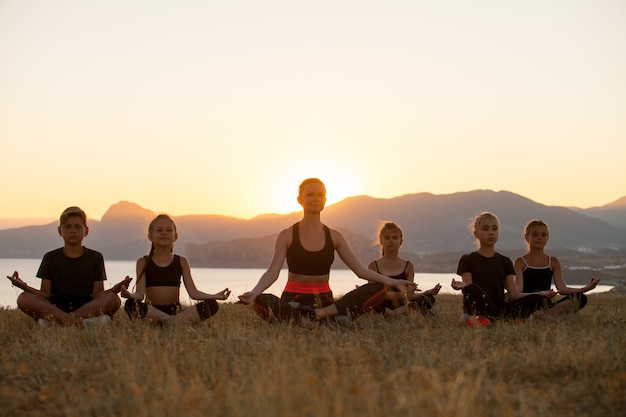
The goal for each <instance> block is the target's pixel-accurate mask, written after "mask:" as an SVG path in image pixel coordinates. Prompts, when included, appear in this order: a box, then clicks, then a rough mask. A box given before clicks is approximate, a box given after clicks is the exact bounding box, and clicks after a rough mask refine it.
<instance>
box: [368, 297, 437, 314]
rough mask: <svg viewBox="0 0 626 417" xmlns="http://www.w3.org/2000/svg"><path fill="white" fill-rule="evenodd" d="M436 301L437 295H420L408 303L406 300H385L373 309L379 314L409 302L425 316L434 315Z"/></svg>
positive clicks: (413, 308) (412, 307) (410, 306)
mask: <svg viewBox="0 0 626 417" xmlns="http://www.w3.org/2000/svg"><path fill="white" fill-rule="evenodd" d="M435 301H436V300H435V296H434V295H430V294H428V295H424V296H422V297H419V298H418V299H416V300H412V301H409V302H408V303H407V302H406V301H405V300H385V301H383V302H382V303H380V304H378V305H377V306H375V307H374V308H373V311H375V312H377V313H379V314H385V310H386V309H389V310H395V309H396V308H399V307H402V306H403V305H406V304H408V305H409V308H410V309H411V310H415V311H419V312H420V313H422V315H424V316H431V315H433V307H434V305H435Z"/></svg>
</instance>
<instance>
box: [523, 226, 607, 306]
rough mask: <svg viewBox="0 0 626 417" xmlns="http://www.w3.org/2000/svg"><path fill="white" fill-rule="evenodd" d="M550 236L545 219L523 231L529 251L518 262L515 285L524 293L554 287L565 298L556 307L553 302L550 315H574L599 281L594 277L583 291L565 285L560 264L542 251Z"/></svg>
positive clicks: (585, 302) (584, 303)
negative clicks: (587, 293)
mask: <svg viewBox="0 0 626 417" xmlns="http://www.w3.org/2000/svg"><path fill="white" fill-rule="evenodd" d="M549 238H550V233H549V230H548V224H547V223H546V222H544V221H543V220H539V219H536V220H531V221H530V222H528V224H527V225H526V227H525V228H524V239H525V240H526V244H527V246H528V252H527V253H526V254H525V255H523V256H520V257H519V258H517V259H516V260H515V282H516V283H517V289H518V290H519V291H523V292H535V291H545V290H549V289H550V288H551V286H552V281H553V280H554V285H555V286H556V290H557V291H558V293H559V294H561V295H563V296H564V297H563V298H561V299H560V300H559V301H557V302H556V304H553V303H550V309H549V310H548V311H547V312H546V313H547V314H548V315H558V314H567V313H574V312H576V311H578V310H580V309H581V308H583V307H584V306H585V305H586V304H587V296H586V295H585V293H586V292H587V291H590V290H592V289H594V288H595V287H596V285H598V282H600V280H599V279H598V278H591V280H590V281H589V283H588V284H587V285H585V286H584V287H582V288H571V287H568V286H567V285H566V284H565V280H564V279H563V273H562V269H561V263H560V262H559V260H558V259H557V258H556V257H554V256H550V255H548V254H546V253H545V252H544V251H543V250H544V248H545V246H546V244H547V243H548V239H549Z"/></svg>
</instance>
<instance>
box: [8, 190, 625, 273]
mask: <svg viewBox="0 0 626 417" xmlns="http://www.w3.org/2000/svg"><path fill="white" fill-rule="evenodd" d="M609 209H610V210H613V211H614V213H615V214H616V215H617V214H619V215H620V216H624V214H625V213H626V206H625V205H620V204H611V205H610V206H605V207H602V208H598V209H597V210H596V209H588V210H590V212H589V213H591V214H593V216H592V215H591V214H588V213H587V211H586V210H576V209H570V208H565V207H554V206H546V205H543V204H539V203H536V202H534V201H532V200H529V199H527V198H525V197H522V196H520V195H517V194H513V193H510V192H506V191H500V192H494V191H489V190H476V191H470V192H462V193H454V194H446V195H434V194H430V193H419V194H408V195H404V196H401V197H396V198H390V199H379V198H372V197H368V196H357V197H350V198H347V199H345V200H343V201H341V202H339V203H336V204H334V205H331V206H328V207H326V209H325V211H324V214H323V216H322V218H323V221H324V223H326V224H327V225H329V226H331V227H335V228H337V229H340V230H342V232H343V233H344V234H345V235H346V238H347V239H348V240H349V242H350V245H351V247H352V249H353V250H354V252H355V254H357V256H358V257H359V258H360V259H361V260H362V261H363V262H366V261H368V260H370V259H372V258H374V257H376V256H377V253H378V248H377V246H376V245H375V244H374V243H373V242H374V241H375V236H374V234H375V230H376V227H377V225H378V223H379V221H382V220H391V221H394V222H397V223H398V224H399V225H400V226H401V227H402V228H403V230H404V233H405V239H404V240H405V243H404V245H403V251H404V252H403V253H404V256H406V257H409V258H410V259H413V260H420V259H421V260H422V261H424V262H423V264H429V262H430V264H431V266H432V269H436V265H435V264H437V263H439V262H441V264H446V265H448V264H449V260H448V259H447V258H446V259H445V260H444V259H439V258H438V257H437V256H435V255H433V254H437V253H452V254H453V257H456V256H457V254H460V253H463V252H467V251H471V250H473V249H474V248H475V241H474V238H473V236H472V235H471V233H470V230H469V227H468V225H469V223H470V221H471V220H472V219H473V217H474V216H475V215H476V214H477V213H479V212H481V211H493V212H494V213H496V214H497V215H498V217H499V218H500V221H501V223H502V224H501V233H500V240H499V242H498V249H499V250H500V251H504V252H506V251H510V252H511V253H513V254H514V253H520V252H521V251H522V250H523V249H524V244H523V237H522V228H523V226H524V224H525V223H526V222H527V221H528V220H530V219H532V218H542V219H544V220H546V221H547V222H548V223H549V224H550V232H551V238H550V244H549V246H550V248H551V249H564V250H565V249H567V250H576V251H578V250H580V249H582V250H586V251H597V250H600V249H602V248H615V249H625V248H626V227H619V226H617V225H615V224H613V223H611V222H609V221H606V220H603V219H601V218H599V217H597V213H598V212H601V213H604V212H606V210H609ZM598 210H599V211H598ZM155 215H156V213H155V212H154V211H152V210H149V209H146V208H143V207H140V206H138V205H137V204H134V203H131V202H127V201H121V202H119V203H117V204H114V205H112V206H111V207H110V208H109V210H108V211H107V212H106V213H105V214H104V216H103V217H102V219H101V220H100V221H95V220H90V223H89V227H90V233H89V236H88V237H87V238H86V239H85V245H86V246H88V247H91V248H93V249H96V250H99V251H101V252H102V253H103V254H104V255H105V258H106V259H111V260H113V259H121V260H134V259H137V258H138V257H139V256H141V255H142V254H145V253H147V252H148V249H149V246H150V245H149V242H148V239H147V228H148V224H149V222H150V221H151V220H152V219H153V218H154V217H155ZM300 217H301V213H299V212H295V213H290V214H286V215H262V216H258V217H255V218H252V219H249V220H245V219H238V218H232V217H226V216H218V215H193V216H178V217H176V222H177V225H178V231H179V236H180V237H179V240H178V242H177V243H176V251H177V252H178V253H181V254H185V255H186V256H188V257H189V258H190V261H191V262H192V265H197V266H215V267H217V266H220V267H265V266H267V265H268V263H269V260H270V258H271V254H272V251H273V241H274V238H275V236H276V234H277V233H278V232H279V231H280V230H281V229H283V228H285V227H288V226H289V225H291V224H293V223H295V222H296V221H298V220H299V219H300ZM56 228H57V224H56V222H53V223H51V224H48V225H42V226H26V227H20V228H15V229H7V230H0V257H3V258H16V257H19V258H40V257H41V256H42V255H43V254H44V253H45V252H47V251H49V250H51V249H53V248H56V247H60V246H61V244H62V241H61V239H60V237H59V236H58V233H57V230H56ZM340 263H341V262H340V261H337V264H340ZM448 266H449V265H448Z"/></svg>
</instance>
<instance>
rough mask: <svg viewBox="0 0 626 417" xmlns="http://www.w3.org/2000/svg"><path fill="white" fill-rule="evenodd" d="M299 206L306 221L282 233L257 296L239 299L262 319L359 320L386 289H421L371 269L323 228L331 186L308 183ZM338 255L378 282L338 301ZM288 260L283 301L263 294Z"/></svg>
mask: <svg viewBox="0 0 626 417" xmlns="http://www.w3.org/2000/svg"><path fill="white" fill-rule="evenodd" d="M298 202H299V203H300V205H301V206H302V209H303V211H304V215H303V217H302V220H300V221H299V222H297V223H295V224H294V225H292V226H289V227H288V228H286V229H284V230H283V231H281V232H280V233H279V234H278V237H277V238H276V242H275V246H274V255H273V257H272V260H271V262H270V265H269V267H268V269H267V271H266V272H265V273H264V274H263V275H262V276H261V278H260V280H259V282H258V283H257V284H256V286H255V287H254V288H253V289H252V290H251V291H249V292H246V293H244V294H242V295H240V296H239V300H240V301H241V302H242V303H244V304H253V306H254V309H255V311H256V312H257V313H258V314H259V315H260V316H261V317H263V318H264V319H266V320H278V321H284V322H289V321H294V322H299V321H300V319H301V318H302V317H306V318H308V319H310V320H313V321H319V320H324V319H328V318H331V317H335V316H349V317H351V318H354V317H356V316H359V315H360V314H363V313H364V312H366V311H368V310H370V309H371V308H372V307H374V306H375V305H377V304H380V303H381V302H382V301H383V300H384V299H385V295H386V290H385V286H389V287H394V288H396V289H398V290H399V291H401V292H405V293H406V292H409V291H413V290H414V289H415V288H416V285H415V284H414V283H412V282H409V281H407V280H396V279H391V278H389V277H386V276H384V275H381V274H378V273H376V272H374V271H371V270H369V269H367V268H366V267H365V266H364V265H363V264H362V263H361V262H360V261H359V260H358V259H357V258H356V256H355V255H354V254H353V253H352V251H351V250H350V247H349V246H348V243H347V241H346V239H345V237H344V236H343V235H342V234H341V233H340V232H339V231H337V230H335V229H331V228H329V227H327V226H326V225H324V224H323V223H322V221H321V213H322V210H324V206H325V204H326V187H325V186H324V183H322V181H320V180H319V179H317V178H309V179H306V180H304V181H303V182H302V183H301V184H300V188H299V195H298ZM335 252H337V254H338V255H339V256H340V257H341V259H342V260H343V261H344V263H345V264H346V265H347V266H348V267H349V268H350V269H352V271H354V273H355V274H356V275H358V276H359V277H360V278H363V279H366V280H369V281H373V282H372V283H368V284H365V285H363V286H361V287H358V288H357V289H355V290H353V291H350V292H349V293H347V294H346V295H345V296H343V297H342V298H341V299H339V300H337V301H335V300H334V298H333V293H332V291H331V289H330V285H329V274H330V266H331V264H332V263H333V260H334V254H335ZM285 259H286V260H287V265H288V267H289V275H288V277H287V285H286V287H285V289H284V291H283V293H282V296H281V298H280V299H279V298H278V297H276V296H275V295H272V294H263V291H265V290H266V289H267V288H269V287H270V286H271V285H272V284H273V283H274V282H275V281H276V279H278V275H279V273H280V270H281V268H282V266H283V263H284V262H285Z"/></svg>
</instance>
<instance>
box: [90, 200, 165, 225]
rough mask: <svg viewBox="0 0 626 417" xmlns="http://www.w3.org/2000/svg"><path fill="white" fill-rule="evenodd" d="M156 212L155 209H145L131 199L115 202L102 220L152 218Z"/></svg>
mask: <svg viewBox="0 0 626 417" xmlns="http://www.w3.org/2000/svg"><path fill="white" fill-rule="evenodd" d="M154 216H155V214H154V212H153V211H151V210H148V209H145V208H143V207H141V206H140V205H138V204H135V203H131V202H129V201H120V202H119V203H117V204H113V205H112V206H111V207H109V209H108V210H107V211H106V213H104V215H103V216H102V220H103V221H105V220H112V219H120V218H137V217H139V218H142V219H143V218H152V217H154Z"/></svg>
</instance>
